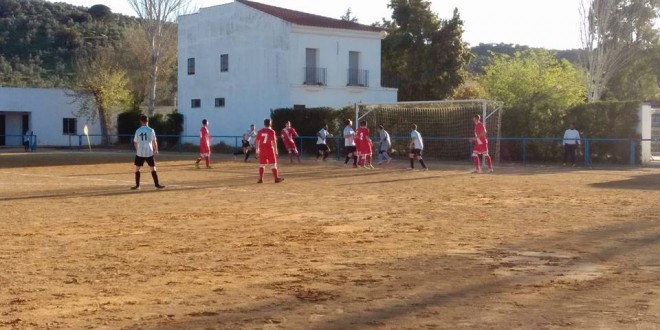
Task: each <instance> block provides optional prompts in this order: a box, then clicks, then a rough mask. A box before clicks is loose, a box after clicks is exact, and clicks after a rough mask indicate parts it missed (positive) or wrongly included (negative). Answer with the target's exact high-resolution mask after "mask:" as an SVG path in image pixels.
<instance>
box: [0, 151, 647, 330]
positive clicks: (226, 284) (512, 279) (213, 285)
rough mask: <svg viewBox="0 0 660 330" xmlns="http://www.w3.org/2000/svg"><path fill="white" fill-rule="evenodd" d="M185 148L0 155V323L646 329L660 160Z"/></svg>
mask: <svg viewBox="0 0 660 330" xmlns="http://www.w3.org/2000/svg"><path fill="white" fill-rule="evenodd" d="M194 157H195V156H194V155H185V154H183V155H181V154H179V155H163V156H161V157H160V158H159V164H158V165H159V172H160V176H161V181H162V183H164V184H166V185H168V187H167V188H166V189H165V190H163V191H156V190H155V189H153V187H152V183H151V178H150V176H149V175H148V174H146V175H143V189H142V190H140V191H137V192H134V191H130V190H129V189H128V188H129V187H130V186H131V185H132V181H133V175H132V172H133V168H132V165H131V162H132V155H131V154H129V153H86V152H79V153H75V152H74V153H68V152H46V151H42V152H38V153H34V154H18V153H15V154H12V153H2V154H0V328H2V329H5V328H6V329H58V328H59V329H457V328H465V329H474V328H478V329H481V328H485V329H490V328H493V329H556V328H577V329H585V328H597V329H660V169H634V170H627V169H620V170H615V169H608V170H590V169H575V170H574V169H564V168H555V167H548V168H542V167H535V168H520V167H518V168H500V169H498V170H497V172H496V174H493V175H470V174H468V171H469V170H470V167H469V165H468V164H466V165H465V166H455V165H451V166H450V165H446V164H432V166H433V168H432V170H431V171H428V172H417V171H415V172H406V171H402V170H401V169H402V168H403V167H405V164H404V162H398V163H395V164H393V165H389V166H388V167H383V168H379V169H376V170H370V171H369V170H354V169H345V168H343V167H340V166H338V163H336V162H329V163H327V164H320V165H319V164H315V163H314V162H313V161H306V162H305V163H304V164H303V165H288V164H282V165H281V166H280V167H281V172H282V174H283V176H285V177H286V179H287V181H285V182H284V183H282V184H277V185H276V184H273V183H272V181H271V180H270V176H267V178H268V180H267V182H266V183H265V184H263V185H257V184H255V175H256V166H255V164H254V162H253V163H251V164H244V163H242V162H240V161H232V160H223V161H220V162H217V163H216V164H215V166H216V168H215V169H211V170H195V169H194V168H193V166H192V160H191V159H193V158H194ZM146 173H148V171H146Z"/></svg>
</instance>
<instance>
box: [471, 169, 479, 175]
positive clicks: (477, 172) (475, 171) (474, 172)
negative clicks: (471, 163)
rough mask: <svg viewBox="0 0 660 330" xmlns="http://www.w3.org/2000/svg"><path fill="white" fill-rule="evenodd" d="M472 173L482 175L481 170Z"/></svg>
mask: <svg viewBox="0 0 660 330" xmlns="http://www.w3.org/2000/svg"><path fill="white" fill-rule="evenodd" d="M470 173H472V174H481V170H473V171H472V172H470Z"/></svg>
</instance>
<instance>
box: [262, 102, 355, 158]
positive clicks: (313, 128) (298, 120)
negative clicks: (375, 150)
mask: <svg viewBox="0 0 660 330" xmlns="http://www.w3.org/2000/svg"><path fill="white" fill-rule="evenodd" d="M353 117H355V110H354V108H352V107H346V108H343V109H341V110H337V109H333V108H305V109H291V108H283V109H276V110H273V111H271V119H272V120H273V129H274V130H275V131H276V132H277V134H278V136H279V133H280V131H281V130H282V128H284V124H285V123H286V122H287V121H290V122H291V125H292V126H293V127H294V128H295V129H296V131H297V132H298V134H300V136H316V133H317V132H318V131H319V130H320V129H321V127H323V125H324V124H328V131H329V132H330V133H331V134H333V135H335V136H341V134H342V129H343V127H344V120H346V119H347V118H353ZM279 146H280V149H282V148H283V145H282V143H280V144H279ZM303 150H304V151H306V152H308V151H309V152H310V153H311V151H313V153H314V154H316V139H305V140H304V141H303Z"/></svg>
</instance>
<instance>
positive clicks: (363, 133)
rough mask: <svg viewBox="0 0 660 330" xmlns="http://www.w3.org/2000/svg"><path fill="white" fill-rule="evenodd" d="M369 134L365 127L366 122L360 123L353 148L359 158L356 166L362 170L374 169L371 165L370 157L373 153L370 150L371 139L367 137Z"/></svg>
mask: <svg viewBox="0 0 660 330" xmlns="http://www.w3.org/2000/svg"><path fill="white" fill-rule="evenodd" d="M370 134H371V132H370V131H369V128H368V127H367V121H366V120H363V121H361V122H360V127H359V128H358V129H357V132H356V133H355V136H356V137H355V146H356V149H357V152H358V156H359V158H360V160H359V162H358V164H359V165H360V166H362V167H364V168H371V169H373V168H374V167H373V165H371V156H372V153H373V151H372V149H371V137H369V135H370Z"/></svg>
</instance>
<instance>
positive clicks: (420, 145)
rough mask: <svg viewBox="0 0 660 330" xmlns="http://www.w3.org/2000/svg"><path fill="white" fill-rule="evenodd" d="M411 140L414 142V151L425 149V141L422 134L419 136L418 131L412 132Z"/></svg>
mask: <svg viewBox="0 0 660 330" xmlns="http://www.w3.org/2000/svg"><path fill="white" fill-rule="evenodd" d="M410 138H411V139H412V140H413V147H414V148H413V149H419V150H423V149H424V140H423V139H422V134H419V132H417V131H416V130H414V131H412V132H410Z"/></svg>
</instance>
